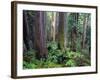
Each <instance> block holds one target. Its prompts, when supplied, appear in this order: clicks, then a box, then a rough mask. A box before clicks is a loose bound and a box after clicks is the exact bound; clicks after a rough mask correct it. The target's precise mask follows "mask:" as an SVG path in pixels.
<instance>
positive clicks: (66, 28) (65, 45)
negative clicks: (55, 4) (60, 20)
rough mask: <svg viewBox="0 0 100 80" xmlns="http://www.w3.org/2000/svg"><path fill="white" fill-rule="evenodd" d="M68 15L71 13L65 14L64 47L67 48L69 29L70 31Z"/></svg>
mask: <svg viewBox="0 0 100 80" xmlns="http://www.w3.org/2000/svg"><path fill="white" fill-rule="evenodd" d="M68 16H69V13H65V14H64V48H65V49H67V42H68V40H67V31H68Z"/></svg>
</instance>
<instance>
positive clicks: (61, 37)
mask: <svg viewBox="0 0 100 80" xmlns="http://www.w3.org/2000/svg"><path fill="white" fill-rule="evenodd" d="M58 45H59V47H60V48H61V50H63V49H64V13H63V12H59V25H58Z"/></svg>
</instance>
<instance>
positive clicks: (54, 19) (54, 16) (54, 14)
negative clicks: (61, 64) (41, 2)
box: [52, 12, 56, 41]
mask: <svg viewBox="0 0 100 80" xmlns="http://www.w3.org/2000/svg"><path fill="white" fill-rule="evenodd" d="M52 30H53V31H52V36H53V41H55V34H56V33H55V32H56V31H55V30H56V12H53V15H52Z"/></svg>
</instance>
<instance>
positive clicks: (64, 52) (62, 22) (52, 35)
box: [23, 10, 91, 69]
mask: <svg viewBox="0 0 100 80" xmlns="http://www.w3.org/2000/svg"><path fill="white" fill-rule="evenodd" d="M90 56H91V14H90V13H71V12H46V11H31V10H23V68H24V69H34V68H54V67H75V66H90V65H91V57H90Z"/></svg>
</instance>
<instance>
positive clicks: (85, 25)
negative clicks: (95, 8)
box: [82, 15, 88, 49]
mask: <svg viewBox="0 0 100 80" xmlns="http://www.w3.org/2000/svg"><path fill="white" fill-rule="evenodd" d="M87 22H88V21H87V15H84V21H83V36H82V38H83V39H82V48H83V49H84V48H85V41H86V29H87Z"/></svg>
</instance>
